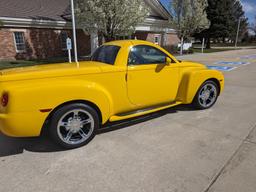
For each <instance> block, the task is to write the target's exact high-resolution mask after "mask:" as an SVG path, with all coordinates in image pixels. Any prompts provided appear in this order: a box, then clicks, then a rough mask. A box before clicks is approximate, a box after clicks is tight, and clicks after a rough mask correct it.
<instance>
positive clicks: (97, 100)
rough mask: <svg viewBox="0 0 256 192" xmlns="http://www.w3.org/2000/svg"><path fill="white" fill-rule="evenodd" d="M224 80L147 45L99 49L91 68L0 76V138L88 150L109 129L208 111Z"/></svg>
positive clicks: (47, 68)
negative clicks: (151, 117)
mask: <svg viewBox="0 0 256 192" xmlns="http://www.w3.org/2000/svg"><path fill="white" fill-rule="evenodd" d="M223 87H224V77H223V74H222V73H221V72H219V71H216V70H209V69H207V68H206V67H205V66H204V65H202V64H198V63H193V62H186V61H178V60H177V59H176V58H175V57H173V56H172V55H171V54H170V53H169V52H167V51H166V50H164V49H163V48H161V47H160V46H157V45H155V44H153V43H150V42H146V41H138V40H124V41H113V42H109V43H105V44H103V45H102V46H101V47H99V48H98V49H97V50H96V51H95V52H94V54H93V55H92V57H91V61H86V62H80V63H79V65H77V64H76V63H72V64H69V63H63V64H48V65H37V66H32V67H24V68H15V69H7V70H2V71H0V94H1V95H0V96H1V103H0V130H1V132H2V133H4V134H5V135H8V136H13V137H34V136H39V135H40V134H41V132H42V129H43V127H45V125H46V124H47V126H46V127H47V130H48V131H49V133H50V136H51V137H52V138H53V139H54V140H55V141H56V142H57V143H58V144H60V145H62V146H63V147H66V148H76V147H80V146H82V145H85V144H87V143H88V142H89V141H91V140H92V138H93V137H94V136H95V132H96V130H97V129H99V128H100V127H101V126H102V125H104V124H105V123H107V122H113V121H119V120H124V119H129V118H133V117H137V116H141V115H145V114H148V113H152V112H156V111H159V110H162V109H166V108H169V107H172V106H176V105H179V104H193V106H194V107H196V108H198V109H207V108H210V107H212V106H213V105H214V104H215V102H216V100H217V98H218V96H219V94H220V93H221V91H222V90H223Z"/></svg>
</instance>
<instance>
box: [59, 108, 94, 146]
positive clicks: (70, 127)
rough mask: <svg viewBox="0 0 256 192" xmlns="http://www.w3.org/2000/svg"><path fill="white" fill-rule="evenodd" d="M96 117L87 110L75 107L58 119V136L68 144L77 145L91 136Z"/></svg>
mask: <svg viewBox="0 0 256 192" xmlns="http://www.w3.org/2000/svg"><path fill="white" fill-rule="evenodd" d="M94 124H95V122H94V118H93V116H92V115H91V114H90V113H89V112H88V111H86V110H83V109H73V110H70V111H68V112H66V113H65V114H64V115H62V116H61V118H60V119H59V121H58V124H57V134H58V137H59V138H60V139H61V140H62V141H63V142H64V143H66V144H70V145H77V144H81V143H83V142H85V141H86V140H87V139H89V138H90V136H91V135H92V133H93V131H94Z"/></svg>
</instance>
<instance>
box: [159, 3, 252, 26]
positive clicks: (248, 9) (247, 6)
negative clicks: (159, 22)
mask: <svg viewBox="0 0 256 192" xmlns="http://www.w3.org/2000/svg"><path fill="white" fill-rule="evenodd" d="M160 1H161V2H162V3H163V5H165V6H166V7H169V4H170V0H160ZM241 2H242V5H243V9H244V11H245V14H246V17H248V19H249V22H250V23H252V22H254V18H255V16H256V0H241Z"/></svg>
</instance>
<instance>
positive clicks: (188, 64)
mask: <svg viewBox="0 0 256 192" xmlns="http://www.w3.org/2000/svg"><path fill="white" fill-rule="evenodd" d="M180 63H181V64H182V67H192V68H202V69H205V68H207V67H206V66H205V65H204V64H201V63H195V62H191V61H180Z"/></svg>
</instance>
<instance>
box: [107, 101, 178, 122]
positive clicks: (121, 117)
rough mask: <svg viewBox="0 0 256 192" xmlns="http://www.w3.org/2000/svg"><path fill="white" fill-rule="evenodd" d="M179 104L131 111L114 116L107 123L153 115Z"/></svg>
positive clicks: (174, 103)
mask: <svg viewBox="0 0 256 192" xmlns="http://www.w3.org/2000/svg"><path fill="white" fill-rule="evenodd" d="M181 103H182V102H173V103H171V104H167V105H161V106H159V105H158V106H155V107H150V108H145V109H140V110H136V111H132V112H128V113H123V114H119V115H114V116H112V117H110V119H109V121H110V122H113V121H120V120H125V119H130V118H133V117H138V116H142V115H147V114H149V113H154V112H157V111H161V110H164V109H168V108H170V107H174V106H176V105H180V104H181Z"/></svg>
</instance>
